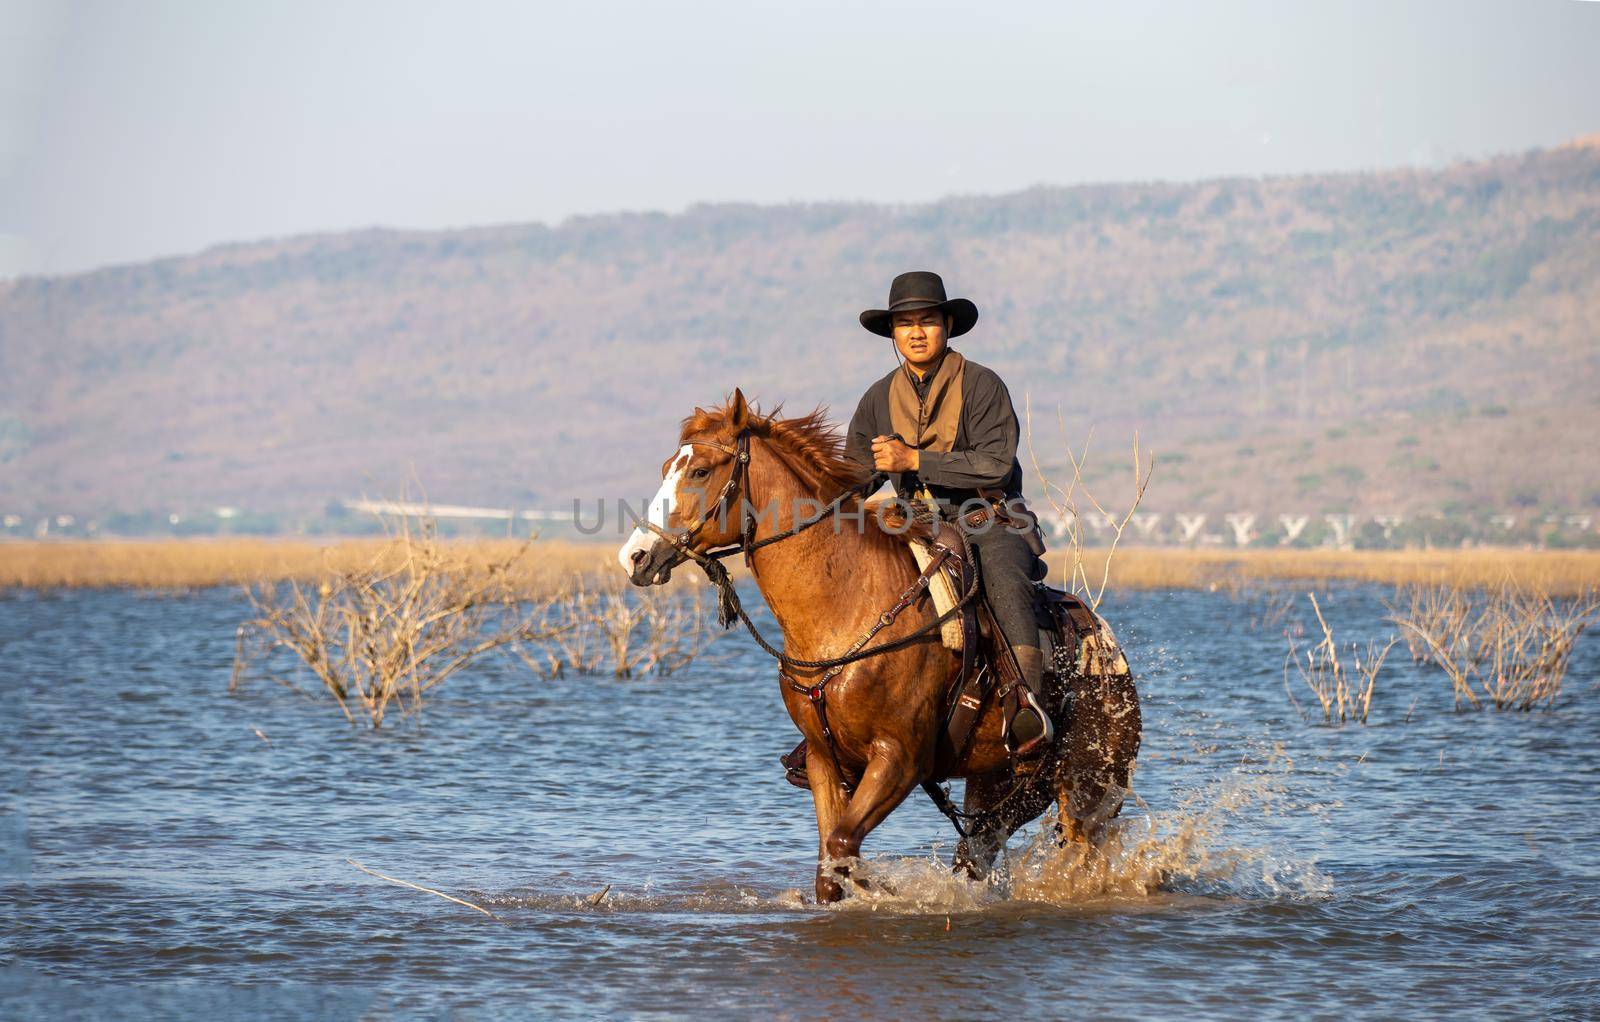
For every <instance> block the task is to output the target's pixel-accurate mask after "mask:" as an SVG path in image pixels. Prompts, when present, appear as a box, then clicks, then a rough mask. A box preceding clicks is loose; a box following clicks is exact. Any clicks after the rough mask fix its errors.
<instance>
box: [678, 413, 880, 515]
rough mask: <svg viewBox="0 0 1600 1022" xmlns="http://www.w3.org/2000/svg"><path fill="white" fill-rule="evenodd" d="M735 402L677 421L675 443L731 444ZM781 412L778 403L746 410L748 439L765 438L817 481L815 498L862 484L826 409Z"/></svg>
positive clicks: (859, 470) (864, 478) (861, 474)
mask: <svg viewBox="0 0 1600 1022" xmlns="http://www.w3.org/2000/svg"><path fill="white" fill-rule="evenodd" d="M736 403H739V399H736V398H729V399H728V401H727V402H726V403H725V404H723V405H722V406H721V407H718V408H711V409H706V408H696V409H695V410H694V412H693V413H692V414H690V415H689V416H688V417H687V418H685V419H684V420H683V426H682V429H681V430H680V432H679V434H678V443H680V444H682V443H687V442H688V440H689V439H690V438H691V437H698V436H704V435H706V434H711V435H712V436H714V437H716V439H717V440H719V441H720V442H723V443H728V444H731V443H733V441H734V438H735V437H736V436H737V435H738V432H739V431H738V429H737V428H736V427H735V425H734V417H735V414H736V412H735V405H736ZM782 411H783V406H782V405H779V406H778V407H776V408H774V409H773V410H772V411H771V412H768V413H762V412H761V411H759V410H758V409H755V408H753V407H751V408H747V409H746V412H745V420H744V428H746V429H748V430H749V431H750V434H751V435H752V436H758V437H761V438H762V439H763V440H766V441H767V442H768V443H770V444H771V445H772V446H773V447H774V448H776V449H777V450H778V451H779V453H780V454H782V455H785V456H787V458H788V460H789V461H790V462H791V463H793V464H795V465H796V466H797V467H800V468H803V469H805V470H806V474H807V475H810V476H812V477H814V478H816V479H817V480H818V481H819V482H820V483H822V485H823V488H824V491H825V492H823V493H820V494H818V496H819V497H821V498H822V499H824V500H826V499H830V498H832V497H834V496H836V495H838V494H839V493H841V492H842V491H844V490H846V489H850V488H852V487H855V486H859V485H861V484H862V483H864V482H866V481H867V477H868V476H869V475H870V474H871V473H869V472H868V471H867V470H866V469H865V468H862V467H861V466H860V465H859V464H857V463H856V462H854V461H852V460H851V459H850V458H849V457H847V456H846V455H845V453H844V451H845V438H844V434H843V433H842V432H841V431H840V430H839V429H837V428H836V427H835V426H834V425H833V424H832V423H830V422H829V421H828V410H827V409H826V408H824V407H822V406H821V405H819V406H817V408H816V409H814V410H813V411H811V412H810V413H809V414H807V415H798V416H795V417H793V418H787V419H786V418H784V417H782V415H780V414H779V413H780V412H782Z"/></svg>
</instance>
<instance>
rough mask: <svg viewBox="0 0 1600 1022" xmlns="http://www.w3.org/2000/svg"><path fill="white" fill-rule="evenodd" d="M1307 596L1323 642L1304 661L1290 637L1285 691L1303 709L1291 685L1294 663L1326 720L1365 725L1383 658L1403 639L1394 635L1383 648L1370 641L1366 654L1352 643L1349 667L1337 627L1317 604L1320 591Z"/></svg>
mask: <svg viewBox="0 0 1600 1022" xmlns="http://www.w3.org/2000/svg"><path fill="white" fill-rule="evenodd" d="M1306 595H1307V596H1308V597H1310V599H1311V609H1312V610H1314V611H1315V612H1316V615H1317V624H1319V625H1321V626H1322V641H1321V642H1319V643H1317V644H1316V645H1315V646H1313V647H1311V648H1310V649H1308V650H1306V653H1305V661H1304V662H1303V663H1302V662H1301V659H1300V654H1299V650H1298V648H1297V647H1296V645H1295V641H1294V639H1293V638H1290V639H1289V653H1288V655H1287V656H1286V657H1285V658H1284V663H1283V690H1284V691H1285V692H1287V693H1289V701H1290V702H1291V703H1293V704H1294V706H1295V708H1296V709H1299V708H1300V702H1299V700H1297V699H1295V697H1294V692H1293V691H1292V690H1291V688H1290V686H1289V665H1290V664H1293V665H1294V667H1295V670H1296V671H1298V672H1299V674H1300V680H1301V681H1303V682H1304V683H1305V686H1306V688H1308V689H1310V690H1311V694H1312V695H1314V696H1316V699H1317V703H1318V704H1319V705H1321V707H1322V719H1323V720H1325V721H1327V722H1328V723H1330V724H1331V723H1334V722H1335V721H1337V722H1338V723H1340V724H1343V723H1345V722H1346V721H1351V720H1354V721H1359V722H1360V723H1362V724H1365V723H1366V722H1367V715H1368V714H1369V713H1371V711H1372V692H1373V689H1374V688H1376V687H1377V683H1378V672H1379V671H1381V670H1383V661H1384V660H1385V659H1386V658H1387V657H1388V655H1389V651H1390V650H1391V649H1393V648H1394V645H1395V643H1397V642H1399V641H1400V639H1399V637H1397V636H1396V637H1391V638H1390V639H1389V642H1388V643H1387V644H1386V645H1384V646H1383V647H1382V648H1379V646H1378V644H1377V643H1375V642H1369V643H1367V647H1366V651H1365V656H1363V654H1362V652H1361V651H1360V650H1359V649H1358V648H1357V647H1356V646H1355V645H1354V644H1351V646H1350V647H1349V650H1350V659H1351V661H1352V663H1351V666H1350V667H1349V669H1346V666H1345V663H1344V661H1342V660H1340V659H1339V647H1338V644H1337V643H1335V642H1334V641H1333V629H1331V628H1329V627H1328V622H1327V619H1326V618H1324V617H1323V616H1322V607H1321V606H1320V605H1319V604H1318V603H1317V596H1316V594H1315V593H1307V594H1306ZM1302 713H1303V711H1302Z"/></svg>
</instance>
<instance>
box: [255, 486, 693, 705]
mask: <svg viewBox="0 0 1600 1022" xmlns="http://www.w3.org/2000/svg"><path fill="white" fill-rule="evenodd" d="M394 521H395V523H396V524H395V525H394V527H393V531H392V533H391V535H390V538H389V541H388V542H387V543H385V544H383V545H381V546H375V547H373V548H372V549H371V551H370V552H369V554H368V556H367V557H366V558H365V559H363V560H361V561H357V562H355V563H351V562H350V559H349V558H348V557H346V558H345V559H344V560H343V561H342V562H339V563H334V562H331V561H330V562H329V563H327V564H326V565H325V567H324V570H323V572H322V573H321V578H320V580H319V581H317V582H315V583H312V582H303V581H301V580H299V579H289V580H286V581H281V582H280V581H277V580H269V581H262V582H257V583H255V584H253V585H251V586H248V587H247V588H246V594H247V596H248V598H249V600H250V602H251V606H252V608H253V609H254V612H255V617H253V618H252V619H251V620H249V621H247V622H245V623H244V624H243V625H241V626H240V628H239V631H238V635H237V645H236V649H235V656H234V667H233V678H232V680H231V681H230V683H229V689H230V691H231V690H234V689H236V688H237V687H238V686H239V685H240V683H241V682H242V680H243V678H244V677H245V675H246V674H247V672H248V670H249V668H250V665H251V664H252V663H254V662H256V661H257V660H259V659H260V658H262V657H263V656H265V655H266V654H268V653H270V652H271V651H272V650H274V649H280V648H281V649H287V650H289V651H291V652H292V653H294V654H295V655H296V656H297V657H298V658H299V660H300V661H301V662H302V663H303V664H304V665H305V666H306V667H307V668H309V669H310V670H311V672H312V673H313V674H314V675H316V677H317V679H318V680H319V681H320V682H321V683H322V687H323V688H324V689H325V690H326V691H327V692H328V693H329V694H330V695H332V696H333V698H334V699H335V701H337V703H338V704H339V708H340V709H341V710H342V711H343V712H344V715H345V717H346V719H348V720H350V721H351V722H352V723H354V722H356V720H357V719H358V718H357V713H359V714H360V715H361V716H362V717H364V718H365V719H366V720H367V721H368V722H370V723H371V725H372V726H373V727H374V728H377V727H381V726H382V724H383V721H384V719H385V716H386V715H387V714H388V713H389V712H390V710H391V709H398V710H399V711H400V712H401V713H402V714H403V715H409V714H414V713H417V712H418V711H420V710H421V709H422V705H423V701H424V697H425V696H426V695H427V694H428V693H429V692H430V691H431V690H433V689H434V688H437V687H438V686H439V685H440V684H442V683H444V681H446V680H447V679H448V678H449V677H450V676H451V675H453V674H455V673H456V672H458V671H460V670H462V669H463V668H465V667H467V666H469V665H470V664H472V663H473V662H474V661H476V660H478V659H479V658H481V657H483V656H485V655H487V654H489V653H491V652H495V651H500V652H502V653H503V654H505V655H509V656H514V657H516V658H517V659H519V660H520V661H521V662H522V663H524V664H526V665H527V666H529V667H531V668H532V669H533V670H534V671H535V672H536V673H539V674H543V675H547V676H556V675H561V674H565V673H566V672H568V671H572V672H574V673H580V674H593V673H600V672H602V671H605V670H607V669H608V668H609V670H610V671H611V673H613V674H615V675H616V676H618V677H632V676H634V675H636V674H640V673H643V672H646V671H651V670H654V671H657V672H659V673H663V674H665V673H670V672H672V671H674V670H677V669H679V668H681V667H683V666H685V665H686V664H688V663H689V662H690V661H692V660H693V659H694V658H695V657H696V656H697V655H699V654H700V652H701V651H702V650H703V649H704V648H705V646H706V644H707V643H709V642H710V640H711V637H712V636H711V634H710V631H709V629H708V628H707V627H706V624H705V606H704V601H703V599H702V598H701V594H700V592H699V591H698V590H696V591H695V593H694V594H693V598H692V599H690V598H686V597H685V596H684V594H683V593H682V592H681V591H677V590H674V591H669V592H657V591H655V590H650V591H640V592H639V593H638V594H636V595H630V592H629V591H628V588H627V587H626V586H624V585H623V584H622V583H621V582H620V581H617V582H615V583H605V582H602V583H599V584H591V583H589V582H586V581H585V579H584V576H583V575H581V574H576V575H573V576H571V578H570V580H569V581H567V582H566V583H564V584H552V581H551V580H550V579H548V577H546V576H545V575H544V574H543V573H541V572H540V571H539V570H538V568H537V565H534V564H530V563H529V562H530V561H536V560H537V556H533V555H535V554H540V555H542V552H543V551H542V550H541V549H539V548H538V547H537V546H536V545H535V543H534V540H533V539H531V538H530V539H528V540H525V541H523V542H521V543H518V544H516V545H515V546H513V547H510V548H507V547H506V546H504V545H496V546H495V547H485V546H484V545H481V544H480V545H472V544H453V543H447V542H445V541H442V540H440V539H439V537H438V533H437V529H436V527H435V524H434V522H433V521H432V520H431V519H429V518H427V517H426V516H420V517H416V518H413V517H409V516H403V517H398V518H396V519H395V520H394ZM277 680H279V681H280V682H282V683H283V684H285V685H288V686H289V687H290V688H295V689H297V690H299V686H298V685H297V684H296V683H295V682H294V680H293V679H292V678H286V677H281V676H280V677H278V678H277Z"/></svg>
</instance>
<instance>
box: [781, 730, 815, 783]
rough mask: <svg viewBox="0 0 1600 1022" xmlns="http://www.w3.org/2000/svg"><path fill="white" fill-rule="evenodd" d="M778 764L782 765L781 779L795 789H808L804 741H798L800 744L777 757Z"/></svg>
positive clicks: (808, 781)
mask: <svg viewBox="0 0 1600 1022" xmlns="http://www.w3.org/2000/svg"><path fill="white" fill-rule="evenodd" d="M778 762H779V763H782V764H783V779H784V780H786V781H788V782H789V783H790V784H792V785H794V786H795V787H796V788H810V787H811V778H810V777H809V776H808V775H807V774H806V740H805V739H804V738H802V739H800V744H799V745H796V746H795V747H794V749H793V750H792V751H791V752H789V753H788V754H787V755H784V756H779V757H778Z"/></svg>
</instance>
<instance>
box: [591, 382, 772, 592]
mask: <svg viewBox="0 0 1600 1022" xmlns="http://www.w3.org/2000/svg"><path fill="white" fill-rule="evenodd" d="M750 416H751V412H750V408H749V406H748V405H747V404H746V403H745V399H744V394H743V393H741V392H740V391H738V390H735V391H734V392H733V398H732V400H730V401H729V402H728V406H727V408H726V409H722V410H720V411H718V412H715V413H713V412H707V411H706V410H705V409H703V408H696V409H695V410H694V414H693V415H691V416H690V417H689V418H687V419H685V420H684V426H683V431H682V433H681V435H680V436H679V446H678V449H677V450H676V451H674V452H673V454H672V456H671V457H669V458H668V459H667V460H666V461H665V462H664V463H663V464H662V466H661V488H660V489H659V490H657V491H656V495H655V497H654V498H652V499H651V501H650V506H649V508H648V509H647V510H646V521H647V522H648V523H649V525H644V524H640V525H637V526H635V527H634V530H633V533H632V535H630V536H629V537H628V541H627V542H626V543H624V544H623V545H622V549H621V550H619V551H617V561H618V563H620V564H621V565H622V570H623V571H625V572H627V573H628V579H629V581H631V582H632V583H633V584H634V585H636V586H648V585H661V584H663V583H665V582H666V581H667V579H668V578H670V577H671V575H672V569H673V568H675V567H677V566H678V565H680V564H682V563H683V562H684V561H685V560H687V559H688V558H689V554H688V552H687V551H688V550H693V551H695V552H696V553H703V552H705V551H707V550H710V549H713V548H715V547H720V546H727V545H728V544H730V543H736V542H738V540H739V516H738V514H737V511H738V505H739V497H740V491H741V489H742V488H743V487H742V486H741V485H740V484H741V479H742V476H743V474H744V473H745V472H746V471H747V470H748V467H749V465H748V451H749V447H748V436H747V434H746V430H747V427H748V425H749V420H750ZM741 437H744V438H745V439H744V440H741ZM741 451H742V452H745V455H746V459H747V460H746V461H745V462H743V463H741V461H740V453H741ZM652 525H653V526H654V527H655V528H654V529H652V528H650V526H652ZM656 529H659V530H661V531H660V532H657V531H656ZM662 533H666V534H668V535H670V536H671V537H672V538H671V539H669V538H667V536H664V535H663V534H662Z"/></svg>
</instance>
